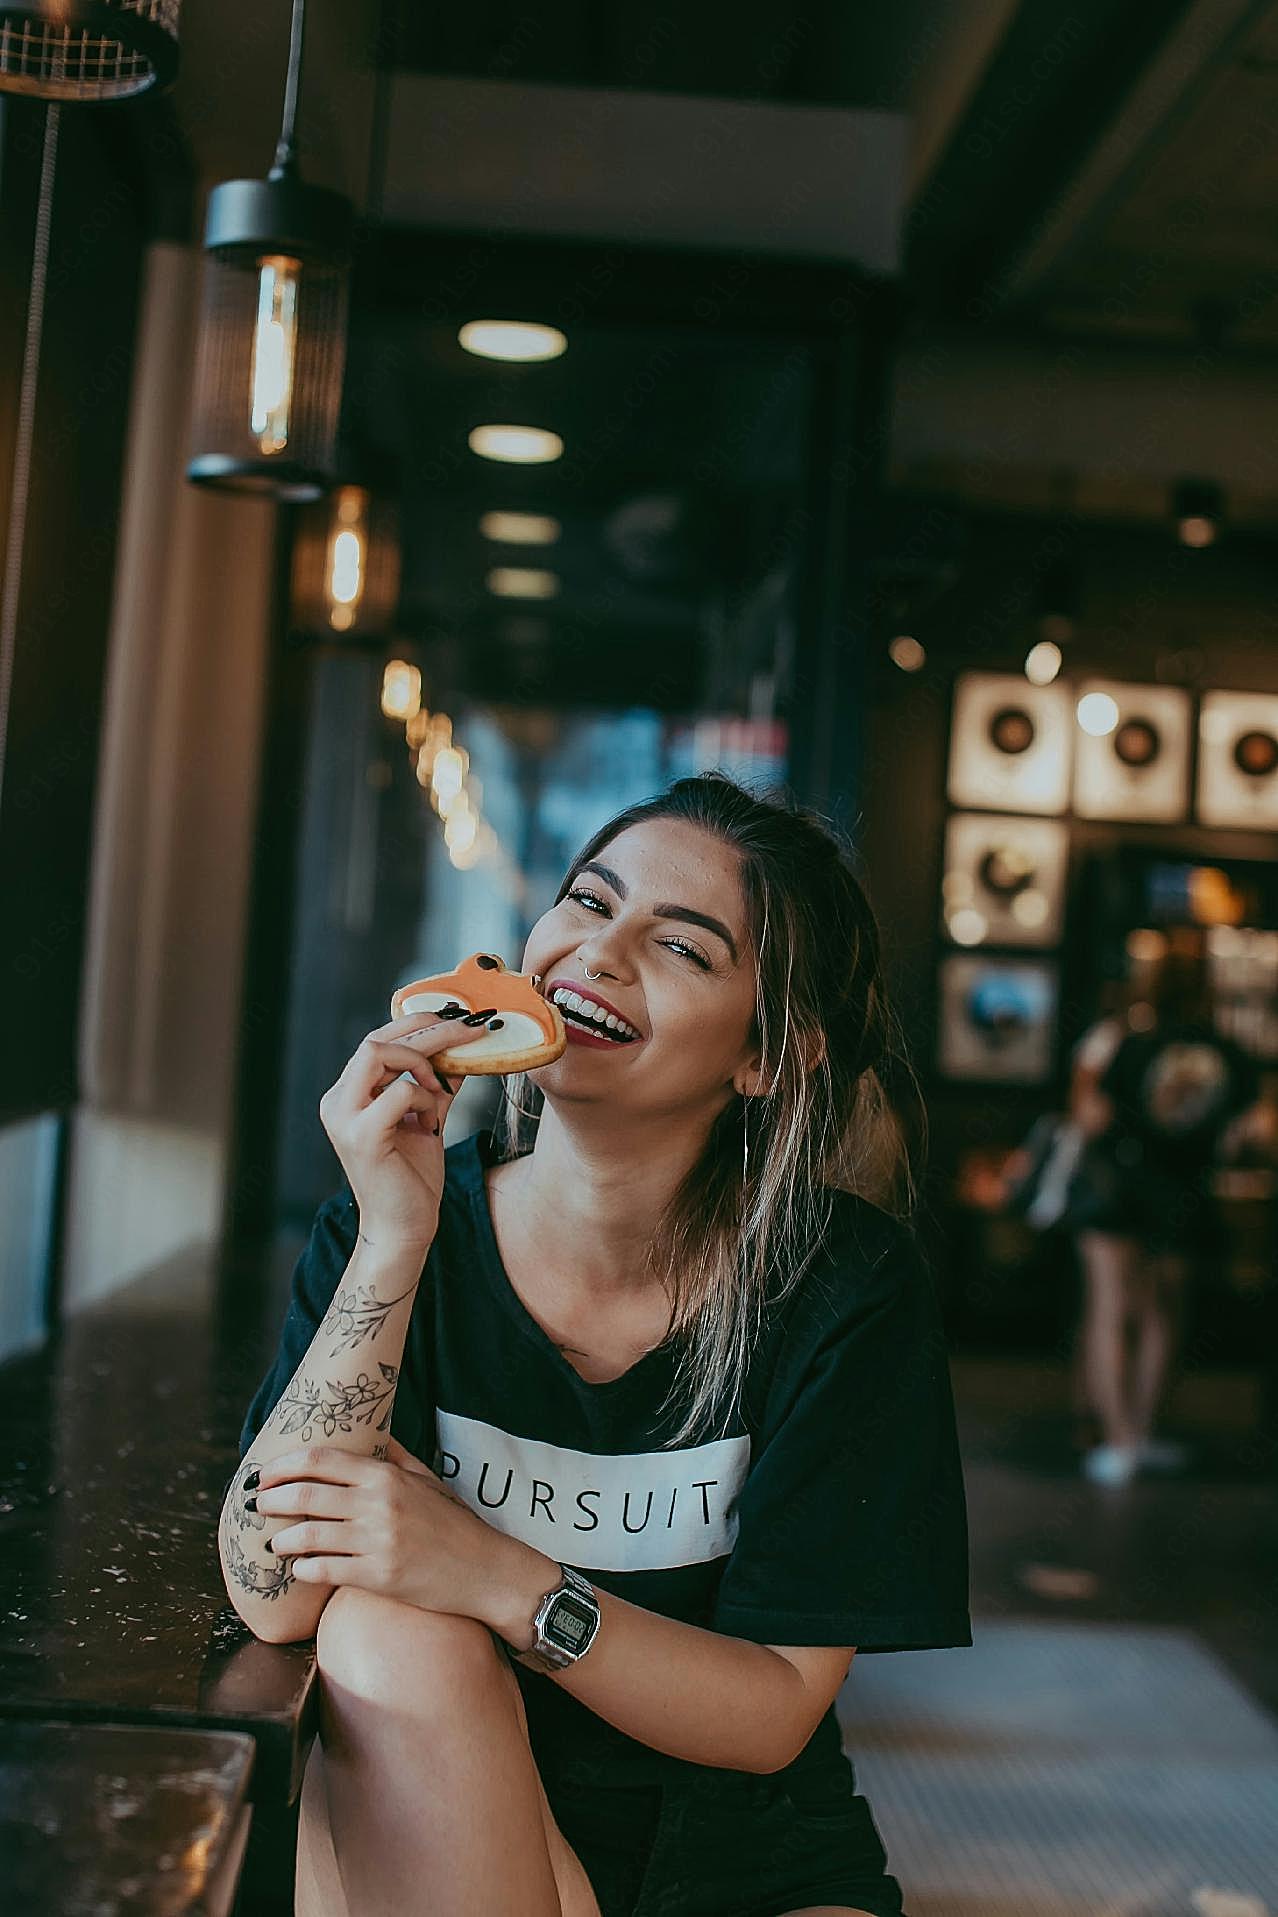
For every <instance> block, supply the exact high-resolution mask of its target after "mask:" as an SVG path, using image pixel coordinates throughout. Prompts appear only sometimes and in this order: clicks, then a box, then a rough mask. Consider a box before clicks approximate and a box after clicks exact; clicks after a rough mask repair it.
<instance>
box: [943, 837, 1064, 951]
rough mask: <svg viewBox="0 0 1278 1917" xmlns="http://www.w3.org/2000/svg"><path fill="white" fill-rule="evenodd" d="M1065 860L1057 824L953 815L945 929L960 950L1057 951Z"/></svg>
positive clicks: (945, 887)
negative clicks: (1042, 948) (1011, 948)
mask: <svg viewBox="0 0 1278 1917" xmlns="http://www.w3.org/2000/svg"><path fill="white" fill-rule="evenodd" d="M1068 855H1069V832H1068V830H1067V828H1066V826H1065V825H1064V824H1063V823H1062V822H1061V821H1060V820H1059V819H1018V818H1008V817H1004V816H1002V815H1001V814H999V813H990V812H952V813H951V814H950V817H949V819H948V821H947V823H946V827H945V873H944V877H943V879H942V882H941V925H942V930H943V931H944V932H945V934H946V936H947V937H948V938H951V939H953V941H954V943H955V944H956V945H968V946H972V945H1037V946H1044V945H1059V944H1060V940H1061V925H1062V918H1063V910H1064V901H1065V867H1066V862H1067V859H1068Z"/></svg>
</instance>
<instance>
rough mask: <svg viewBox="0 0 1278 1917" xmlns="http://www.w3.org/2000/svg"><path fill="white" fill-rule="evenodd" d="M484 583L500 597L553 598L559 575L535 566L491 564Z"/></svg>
mask: <svg viewBox="0 0 1278 1917" xmlns="http://www.w3.org/2000/svg"><path fill="white" fill-rule="evenodd" d="M485 584H486V585H487V587H488V590H489V592H492V593H496V594H497V596H498V598H500V599H553V598H554V596H555V594H556V593H557V592H558V591H559V575H558V573H553V572H544V571H542V570H541V569H540V568H539V567H536V566H493V567H491V568H490V569H489V572H488V576H487V579H486V581H485Z"/></svg>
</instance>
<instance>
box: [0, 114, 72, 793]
mask: <svg viewBox="0 0 1278 1917" xmlns="http://www.w3.org/2000/svg"><path fill="white" fill-rule="evenodd" d="M60 112H61V108H60V107H59V106H58V105H57V103H56V102H53V101H51V102H50V103H49V105H48V106H46V107H45V110H44V146H43V150H42V152H41V156H40V197H39V200H38V202H37V204H36V215H35V229H34V235H33V239H32V247H31V292H30V295H29V297H28V299H27V335H26V340H25V342H24V344H23V348H22V377H21V382H20V385H19V388H18V420H17V430H16V432H15V435H14V449H13V482H12V488H11V491H10V494H9V527H8V537H7V539H6V541H5V555H4V592H3V597H2V598H0V791H3V789H4V766H5V741H6V739H7V737H8V731H9V701H10V698H11V696H12V692H13V663H14V653H15V651H16V649H17V640H18V597H19V594H20V592H21V590H22V549H23V546H24V544H25V542H26V536H27V506H28V503H29V497H30V491H31V447H32V442H33V440H34V437H35V405H36V385H37V383H38V380H39V376H40V337H41V334H42V333H43V331H44V293H45V286H46V284H47V281H48V277H49V228H50V226H51V224H52V220H53V174H54V167H55V165H56V162H57V157H58V121H59V115H60Z"/></svg>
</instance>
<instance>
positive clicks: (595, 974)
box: [582, 959, 603, 979]
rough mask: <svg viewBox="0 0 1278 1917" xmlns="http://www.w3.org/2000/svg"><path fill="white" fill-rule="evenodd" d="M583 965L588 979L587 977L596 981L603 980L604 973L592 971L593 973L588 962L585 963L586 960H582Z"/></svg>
mask: <svg viewBox="0 0 1278 1917" xmlns="http://www.w3.org/2000/svg"><path fill="white" fill-rule="evenodd" d="M582 965H583V967H584V969H585V974H586V977H587V978H589V979H595V978H602V977H603V973H602V972H592V971H591V969H590V967H589V966H588V965H587V964H586V962H585V960H584V959H583V960H582Z"/></svg>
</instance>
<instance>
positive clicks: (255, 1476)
mask: <svg viewBox="0 0 1278 1917" xmlns="http://www.w3.org/2000/svg"><path fill="white" fill-rule="evenodd" d="M261 1482H262V1474H261V1472H260V1471H250V1472H249V1474H248V1476H247V1478H245V1480H244V1489H245V1490H246V1491H256V1490H257V1487H258V1485H259V1484H260V1483H261Z"/></svg>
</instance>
